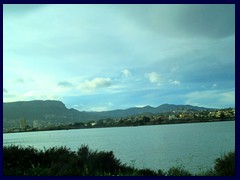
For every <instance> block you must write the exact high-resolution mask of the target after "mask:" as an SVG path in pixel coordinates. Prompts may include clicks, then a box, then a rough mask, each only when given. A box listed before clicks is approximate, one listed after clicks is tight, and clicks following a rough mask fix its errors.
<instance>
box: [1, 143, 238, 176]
mask: <svg viewBox="0 0 240 180" xmlns="http://www.w3.org/2000/svg"><path fill="white" fill-rule="evenodd" d="M3 174H4V175H5V176H233V175H235V152H230V153H228V154H226V155H224V156H223V157H220V158H218V159H216V162H215V167H214V169H213V170H212V169H211V170H209V171H207V172H202V173H201V174H195V175H194V174H191V173H190V172H188V171H187V170H184V169H183V168H177V167H172V168H170V169H169V170H168V171H166V172H164V171H162V170H161V169H159V170H158V171H157V172H156V171H153V170H150V169H137V168H134V167H133V166H127V165H126V164H122V163H121V161H120V160H119V159H117V158H116V157H115V156H114V154H113V152H112V151H109V152H104V151H99V152H98V151H92V150H90V149H89V148H88V146H86V145H82V146H81V147H80V148H79V149H78V151H77V152H75V151H71V150H70V149H68V148H67V147H53V148H49V149H44V150H37V149H34V148H33V147H30V146H29V147H26V148H24V147H21V146H15V145H12V146H5V147H3Z"/></svg>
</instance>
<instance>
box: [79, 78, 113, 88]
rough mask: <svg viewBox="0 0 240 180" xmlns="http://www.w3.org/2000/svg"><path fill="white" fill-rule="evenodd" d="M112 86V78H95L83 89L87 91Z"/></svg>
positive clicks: (85, 83) (87, 82)
mask: <svg viewBox="0 0 240 180" xmlns="http://www.w3.org/2000/svg"><path fill="white" fill-rule="evenodd" d="M111 84H112V80H111V79H110V78H95V79H93V80H90V81H89V80H86V81H85V82H84V83H83V84H82V87H83V88H84V89H86V90H90V91H91V90H95V89H98V88H104V87H109V86H111Z"/></svg>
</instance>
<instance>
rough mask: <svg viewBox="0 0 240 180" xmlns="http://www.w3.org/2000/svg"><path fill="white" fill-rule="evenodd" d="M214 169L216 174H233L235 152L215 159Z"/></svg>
mask: <svg viewBox="0 0 240 180" xmlns="http://www.w3.org/2000/svg"><path fill="white" fill-rule="evenodd" d="M214 171H215V174H216V175H217V176H234V175H235V152H229V153H228V154H225V155H224V156H222V157H220V158H217V159H216V161H215V166H214Z"/></svg>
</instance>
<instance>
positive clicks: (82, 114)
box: [3, 100, 209, 123]
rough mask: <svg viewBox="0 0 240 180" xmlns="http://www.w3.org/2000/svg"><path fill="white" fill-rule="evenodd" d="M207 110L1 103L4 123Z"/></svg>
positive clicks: (170, 105) (188, 107) (98, 118)
mask: <svg viewBox="0 0 240 180" xmlns="http://www.w3.org/2000/svg"><path fill="white" fill-rule="evenodd" d="M207 109H209V108H205V107H198V106H191V105H173V104H162V105H160V106H158V107H151V106H145V107H133V108H129V109H124V110H112V111H102V112H86V111H78V110H76V109H73V108H71V109H68V108H66V106H65V105H64V104H63V103H62V102H61V101H54V100H46V101H42V100H34V101H19V102H8V103H3V118H4V122H7V121H8V120H18V121H19V119H20V118H22V117H23V118H25V119H26V120H27V121H30V122H32V121H33V120H41V121H48V122H51V123H56V122H57V123H72V122H87V121H91V120H93V121H96V120H100V119H104V118H120V117H122V118H124V117H128V116H133V115H139V114H159V113H166V112H172V111H176V112H183V111H184V112H186V111H203V110H207Z"/></svg>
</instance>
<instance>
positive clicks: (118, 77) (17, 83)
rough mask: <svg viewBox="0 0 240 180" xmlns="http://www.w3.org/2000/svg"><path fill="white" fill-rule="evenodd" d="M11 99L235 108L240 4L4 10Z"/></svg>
mask: <svg viewBox="0 0 240 180" xmlns="http://www.w3.org/2000/svg"><path fill="white" fill-rule="evenodd" d="M3 13H4V14H3V101H4V102H13V101H28V100H47V99H51V100H60V101H62V102H63V103H64V104H65V105H66V106H67V107H68V108H72V107H73V108H76V109H78V110H81V111H83V110H84V111H102V110H112V109H126V108H129V107H142V106H145V105H151V106H153V107H156V106H159V105H161V104H163V103H169V104H190V105H197V106H204V107H215V108H224V107H235V6H234V5H226V4H224V5H186V4H184V5H172V4H170V5H162V4H159V5H147V4H144V5H6V4H5V5H3Z"/></svg>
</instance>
